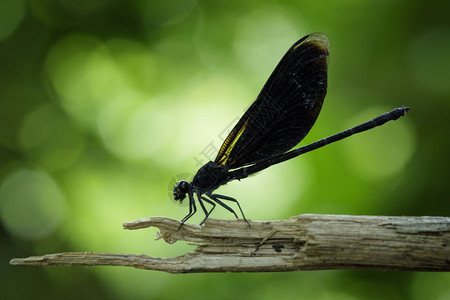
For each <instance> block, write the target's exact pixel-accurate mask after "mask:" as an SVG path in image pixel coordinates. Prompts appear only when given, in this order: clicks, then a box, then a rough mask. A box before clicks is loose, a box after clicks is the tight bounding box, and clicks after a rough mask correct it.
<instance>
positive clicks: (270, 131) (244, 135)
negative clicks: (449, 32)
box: [173, 33, 409, 226]
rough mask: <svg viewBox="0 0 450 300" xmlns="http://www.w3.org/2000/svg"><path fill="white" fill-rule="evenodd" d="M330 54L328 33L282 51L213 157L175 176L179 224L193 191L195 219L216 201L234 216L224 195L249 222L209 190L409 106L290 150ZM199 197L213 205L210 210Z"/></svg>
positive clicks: (320, 89)
mask: <svg viewBox="0 0 450 300" xmlns="http://www.w3.org/2000/svg"><path fill="white" fill-rule="evenodd" d="M329 55H330V44H329V42H328V38H327V37H326V36H325V35H324V34H321V33H314V34H310V35H307V36H305V37H303V38H301V39H300V40H299V41H298V42H296V43H295V44H294V45H293V46H292V47H291V48H290V49H289V50H288V51H287V53H286V54H285V55H284V56H283V58H282V59H281V61H280V62H279V63H278V65H277V67H276V68H275V70H274V71H273V73H272V75H271V76H270V77H269V79H268V80H267V82H266V84H265V85H264V87H263V88H262V90H261V92H260V93H259V95H258V97H257V98H256V100H255V102H253V104H252V105H251V106H250V107H249V109H248V110H247V111H246V112H245V113H244V115H243V116H242V117H241V119H240V120H239V121H238V123H237V124H236V126H235V127H234V128H233V130H232V131H231V132H230V134H229V135H228V137H227V138H226V139H225V141H224V143H223V145H222V147H221V148H220V150H219V153H218V154H217V157H216V159H215V160H214V161H210V162H208V163H206V164H205V165H204V166H202V167H201V168H200V169H199V170H198V171H197V174H196V175H195V176H194V178H193V180H192V182H190V183H189V182H187V181H185V180H180V181H178V183H177V184H176V185H175V187H174V189H173V195H174V198H175V200H177V201H179V202H180V203H181V202H183V200H184V199H185V198H186V195H187V196H188V199H189V213H188V215H187V216H186V217H184V218H183V219H182V220H181V225H182V224H183V223H184V222H186V221H187V220H188V219H189V218H190V217H192V215H194V214H195V213H196V212H197V207H196V204H195V199H194V195H195V196H196V197H197V201H198V202H199V203H200V206H201V208H202V210H203V212H204V213H205V218H204V219H203V221H202V222H201V223H200V225H201V224H203V223H204V222H205V221H206V219H207V218H208V217H209V215H210V214H211V212H212V211H213V210H214V208H215V206H216V203H217V204H219V205H220V206H222V207H224V208H225V209H227V210H228V211H230V212H231V213H233V214H234V216H235V217H236V218H238V216H237V215H236V213H235V212H234V210H233V209H232V208H231V207H229V206H228V205H226V204H225V203H224V202H223V201H224V200H225V201H231V202H235V203H236V204H237V205H238V207H239V210H240V211H241V214H242V217H243V218H244V220H245V221H246V222H247V224H248V221H247V219H246V218H245V215H244V212H243V211H242V208H241V206H240V204H239V202H238V201H237V200H236V199H234V198H232V197H228V196H224V195H219V194H213V192H214V190H216V189H217V188H218V187H220V186H222V185H224V184H226V183H228V182H230V181H232V180H236V179H238V180H239V179H243V178H246V177H248V176H249V175H252V174H255V173H256V172H259V171H261V170H264V169H266V168H268V167H270V166H272V165H275V164H278V163H281V162H283V161H286V160H288V159H291V158H294V157H297V156H299V155H301V154H304V153H306V152H309V151H312V150H315V149H317V148H320V147H323V146H325V145H327V144H330V143H334V142H336V141H339V140H342V139H344V138H347V137H349V136H351V135H353V134H355V133H359V132H363V131H366V130H369V129H372V128H374V127H377V126H380V125H383V124H384V123H386V122H388V121H391V120H396V119H398V118H399V117H401V116H403V115H404V114H405V113H406V112H407V111H408V109H409V108H408V107H400V108H396V109H394V110H392V111H390V112H387V113H385V114H382V115H380V116H378V117H376V118H374V119H372V120H370V121H368V122H366V123H363V124H361V125H358V126H356V127H353V128H350V129H348V130H345V131H342V132H340V133H337V134H335V135H332V136H330V137H327V138H324V139H321V140H319V141H317V142H314V143H312V144H309V145H306V146H304V147H301V148H298V149H295V150H291V151H289V150H290V149H291V148H292V147H294V146H295V145H297V144H298V143H299V142H300V141H301V140H302V139H303V138H304V137H305V136H306V135H307V134H308V132H309V130H310V129H311V127H312V126H313V125H314V123H315V121H316V119H317V117H318V116H319V112H320V109H321V108H322V103H323V100H324V98H325V94H326V92H327V68H328V57H329ZM287 151H288V152H287ZM204 202H206V203H209V204H210V205H211V206H212V207H211V209H210V210H209V211H208V210H207V209H206V207H205V204H204ZM181 225H180V226H181Z"/></svg>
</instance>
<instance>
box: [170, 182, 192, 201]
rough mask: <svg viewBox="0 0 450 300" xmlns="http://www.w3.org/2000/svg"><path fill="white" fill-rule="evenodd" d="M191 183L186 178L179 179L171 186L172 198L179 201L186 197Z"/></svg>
mask: <svg viewBox="0 0 450 300" xmlns="http://www.w3.org/2000/svg"><path fill="white" fill-rule="evenodd" d="M190 189H191V185H190V184H189V182H187V181H186V180H180V181H178V182H177V184H176V185H175V186H174V188H173V198H174V199H175V200H176V201H179V202H180V203H182V202H183V200H184V199H185V198H186V194H187V193H189V191H190Z"/></svg>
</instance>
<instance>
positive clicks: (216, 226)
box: [11, 215, 450, 273]
mask: <svg viewBox="0 0 450 300" xmlns="http://www.w3.org/2000/svg"><path fill="white" fill-rule="evenodd" d="M179 224H180V223H179V222H178V221H176V220H172V219H168V218H163V217H150V218H147V219H141V220H137V221H132V222H126V223H124V224H123V227H124V228H125V229H130V230H133V229H141V228H147V227H152V226H153V227H158V228H159V229H160V231H161V232H160V233H159V234H158V238H163V239H164V240H165V241H166V242H167V243H170V244H172V243H174V242H176V241H178V240H183V241H188V242H193V243H195V244H197V249H196V250H195V251H194V252H192V253H187V254H185V255H182V256H178V257H173V258H156V257H151V256H147V255H134V254H111V253H89V252H69V253H58V254H49V255H44V256H37V257H29V258H15V259H13V260H11V264H13V265H27V266H57V265H59V266H61V265H62V266H98V265H110V266H132V267H135V268H139V269H148V270H158V271H166V272H170V273H192V272H268V271H295V270H326V269H327V270H330V269H379V270H409V271H450V245H449V244H450V218H446V217H384V216H346V215H300V216H296V217H292V218H291V219H289V220H277V221H250V224H251V227H248V226H247V224H246V223H245V222H244V221H242V220H217V219H208V221H207V222H206V224H205V225H204V227H203V228H202V227H200V226H196V225H190V224H185V225H183V227H181V229H180V230H178V227H179Z"/></svg>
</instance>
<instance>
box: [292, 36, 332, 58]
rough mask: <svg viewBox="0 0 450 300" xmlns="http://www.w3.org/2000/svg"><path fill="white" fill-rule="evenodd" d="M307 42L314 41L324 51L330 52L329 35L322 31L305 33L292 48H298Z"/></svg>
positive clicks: (327, 53)
mask: <svg viewBox="0 0 450 300" xmlns="http://www.w3.org/2000/svg"><path fill="white" fill-rule="evenodd" d="M305 43H313V44H315V45H316V46H317V47H319V48H320V49H322V50H323V52H325V53H326V55H329V54H330V41H329V40H328V37H327V36H326V35H325V34H323V33H320V32H313V33H310V34H308V35H305V36H304V37H302V38H301V39H300V40H298V41H297V42H296V43H295V44H294V45H292V47H291V50H294V49H296V48H297V47H299V46H300V45H302V44H305Z"/></svg>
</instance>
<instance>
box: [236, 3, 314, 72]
mask: <svg viewBox="0 0 450 300" xmlns="http://www.w3.org/2000/svg"><path fill="white" fill-rule="evenodd" d="M299 19H300V20H301V18H299V17H297V23H298V22H299V21H298V20H299ZM298 25H299V24H295V23H294V22H291V21H290V18H289V14H288V13H287V12H285V11H283V10H282V9H281V8H280V7H278V6H265V7H262V8H260V9H257V10H255V11H252V12H251V13H250V14H247V15H244V16H243V17H242V19H241V21H240V26H237V28H238V31H237V32H236V39H235V41H234V47H235V50H236V52H237V56H238V57H239V59H240V60H241V63H242V65H243V66H244V67H245V68H247V69H249V70H250V71H251V72H252V75H251V76H254V78H257V79H260V80H265V79H267V76H268V74H270V73H271V71H272V70H273V69H274V66H275V65H276V64H277V63H278V61H279V60H280V57H281V56H280V55H283V54H284V53H285V52H286V50H287V49H288V48H289V47H290V46H291V45H292V43H293V42H294V41H296V40H298V39H299V38H300V37H301V33H300V32H305V30H302V27H304V25H302V24H300V26H298Z"/></svg>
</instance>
